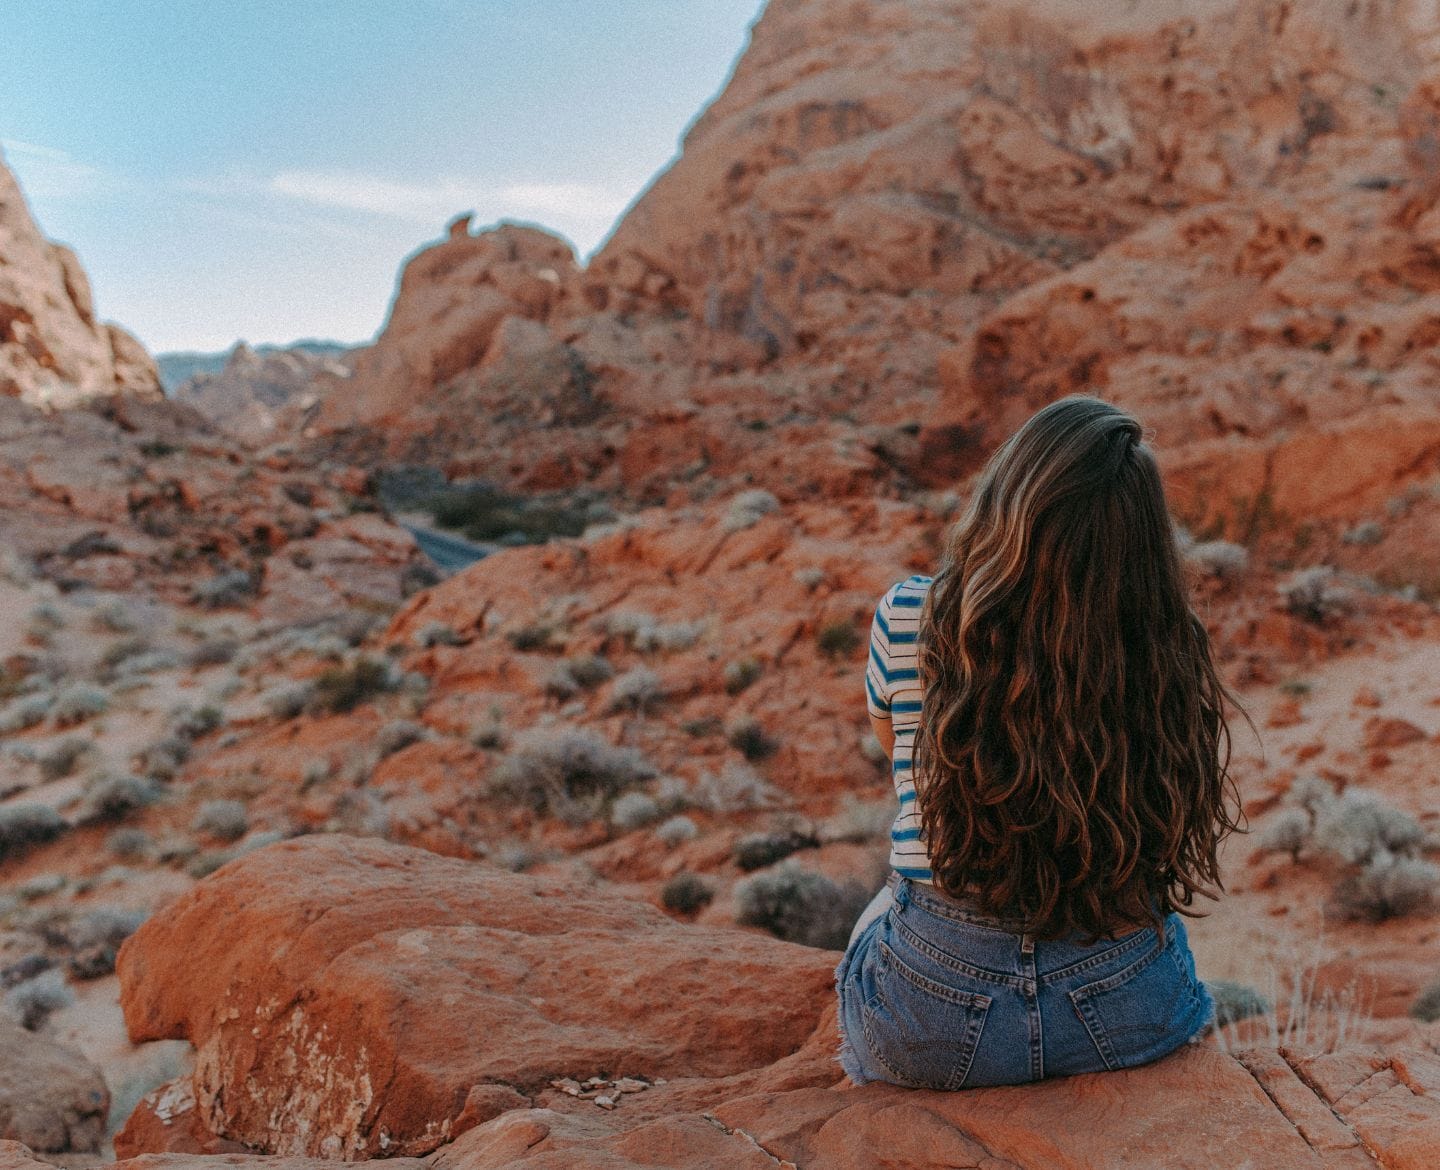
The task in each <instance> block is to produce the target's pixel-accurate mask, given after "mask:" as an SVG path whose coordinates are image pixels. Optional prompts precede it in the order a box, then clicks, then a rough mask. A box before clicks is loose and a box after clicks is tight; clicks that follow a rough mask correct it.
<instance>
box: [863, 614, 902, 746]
mask: <svg viewBox="0 0 1440 1170" xmlns="http://www.w3.org/2000/svg"><path fill="white" fill-rule="evenodd" d="M894 596H895V589H894V587H893V586H892V587H891V588H890V589H888V590H887V591H886V593H885V596H884V597H882V598H881V599H880V604H879V605H877V606H876V607H875V617H874V619H873V620H872V621H871V623H870V654H869V657H868V658H867V660H866V662H865V707H866V709H867V710H868V711H869V712H870V714H871V715H873V716H875V718H876V719H889V718H890V697H891V695H892V693H893V681H892V674H893V671H894V663H893V662H892V661H891V658H890V614H891V602H892V600H893V599H894Z"/></svg>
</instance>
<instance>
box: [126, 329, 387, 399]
mask: <svg viewBox="0 0 1440 1170" xmlns="http://www.w3.org/2000/svg"><path fill="white" fill-rule="evenodd" d="M367 344H369V343H368V342H363V341H357V342H355V343H354V344H353V345H348V344H346V343H345V342H343V341H324V340H321V339H319V338H315V337H306V338H303V339H302V340H300V341H292V342H290V343H289V344H288V345H278V344H275V343H271V342H266V343H263V344H261V345H252V346H248V348H249V349H250V350H251V352H252V353H254V354H256V355H257V356H258V357H268V356H269V355H271V354H277V353H303V354H306V355H307V356H309V357H317V358H338V357H342V356H343V355H345V354H347V353H349V352H350V351H351V350H354V349H359V348H361V347H362V346H364V345H367ZM241 345H248V343H247V342H245V341H244V340H239V341H236V342H235V344H234V345H232V346H231V347H230V348H229V349H225V350H216V351H215V352H213V353H207V352H205V351H203V350H198V349H182V350H175V351H173V352H171V353H162V354H157V355H156V357H155V365H156V366H157V367H158V368H159V370H160V384H161V386H163V387H164V389H165V393H166V394H167V395H168V394H174V393H175V391H176V390H178V389H179V388H180V387H181V386H182V385H184V384H185V383H186V382H188V381H189V380H190V379H191V378H193V377H195V376H196V375H197V374H218V373H219V372H220V371H221V370H223V369H224V368H225V363H226V362H228V361H229V360H230V358H231V356H232V355H233V354H234V353H235V350H236V348H237V347H238V346H241Z"/></svg>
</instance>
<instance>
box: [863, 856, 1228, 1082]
mask: <svg viewBox="0 0 1440 1170" xmlns="http://www.w3.org/2000/svg"><path fill="white" fill-rule="evenodd" d="M890 889H891V892H892V895H893V903H892V904H891V905H890V907H889V909H888V910H886V911H885V912H884V913H883V914H880V915H879V916H877V917H875V918H874V920H873V921H871V922H869V924H868V925H865V926H863V927H862V928H861V930H860V931H859V933H858V934H857V935H856V937H855V938H854V939H852V941H851V943H850V946H849V947H848V948H847V949H846V951H845V957H844V958H843V959H841V961H840V965H839V967H837V968H836V971H835V980H836V988H837V991H838V994H839V998H840V1038H841V1039H840V1063H841V1065H842V1066H843V1067H844V1069H845V1072H846V1073H847V1074H848V1075H849V1077H850V1079H851V1080H852V1081H854V1082H855V1083H856V1084H865V1083H866V1082H868V1081H888V1082H890V1083H891V1084H896V1085H905V1086H909V1087H912V1088H929V1089H962V1088H969V1087H976V1086H980V1085H1013V1084H1020V1083H1023V1082H1026V1081H1038V1080H1040V1079H1041V1078H1042V1077H1056V1076H1069V1075H1072V1074H1074V1073H1084V1072H1101V1071H1104V1070H1106V1069H1118V1068H1128V1067H1130V1066H1132V1065H1137V1064H1145V1063H1147V1062H1148V1061H1152V1060H1156V1059H1158V1058H1159V1057H1161V1056H1164V1055H1165V1054H1166V1053H1167V1052H1172V1051H1173V1050H1174V1049H1176V1048H1178V1047H1179V1046H1180V1045H1182V1044H1184V1043H1185V1042H1186V1041H1188V1040H1190V1039H1191V1038H1192V1037H1195V1036H1197V1035H1198V1034H1200V1033H1201V1032H1202V1031H1204V1029H1205V1028H1206V1027H1207V1025H1208V1024H1209V1023H1210V1022H1211V1020H1212V1018H1213V1015H1214V1003H1213V1002H1212V1000H1211V998H1210V994H1209V992H1207V991H1206V990H1205V986H1204V984H1203V983H1201V982H1200V981H1199V979H1197V978H1196V975H1195V959H1194V956H1192V955H1191V953H1190V946H1189V943H1188V942H1187V940H1186V936H1185V927H1184V924H1183V923H1182V922H1181V920H1180V917H1179V915H1177V914H1169V915H1167V916H1166V918H1165V920H1164V938H1163V941H1162V940H1161V939H1159V938H1157V935H1156V932H1155V929H1154V927H1148V926H1147V927H1145V928H1143V929H1141V930H1137V931H1134V932H1132V933H1130V934H1126V935H1122V936H1121V937H1119V938H1114V939H1102V940H1100V941H1098V942H1095V943H1091V944H1089V945H1085V944H1084V943H1083V942H1081V941H1075V940H1070V939H1055V940H1049V939H1034V938H1032V937H1031V936H1029V935H1027V934H1024V933H1022V932H1020V931H1018V930H1015V929H1007V927H1013V926H1015V925H1016V924H1014V923H1007V922H1005V921H1004V920H1001V919H996V918H989V917H986V916H984V915H982V914H980V913H978V912H976V911H974V910H973V909H972V908H970V907H968V906H967V904H966V903H964V902H961V901H958V900H955V899H952V898H950V897H948V896H946V895H944V894H942V893H940V892H938V891H937V890H935V889H934V888H933V887H931V886H928V885H922V884H918V883H914V882H911V881H910V880H908V879H906V878H902V877H898V875H897V876H892V878H891V885H890Z"/></svg>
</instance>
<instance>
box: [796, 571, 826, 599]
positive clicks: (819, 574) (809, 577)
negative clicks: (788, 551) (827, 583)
mask: <svg viewBox="0 0 1440 1170" xmlns="http://www.w3.org/2000/svg"><path fill="white" fill-rule="evenodd" d="M790 579H791V580H792V581H794V582H795V584H797V585H799V586H800V588H802V589H804V590H805V591H806V592H807V593H813V592H814V591H815V590H816V589H818V588H819V587H820V586H821V584H822V583H823V582H824V580H825V570H824V569H821V568H819V567H818V566H813V565H812V566H809V567H807V568H804V569H796V570H795V571H794V572H793V573H791V574H790Z"/></svg>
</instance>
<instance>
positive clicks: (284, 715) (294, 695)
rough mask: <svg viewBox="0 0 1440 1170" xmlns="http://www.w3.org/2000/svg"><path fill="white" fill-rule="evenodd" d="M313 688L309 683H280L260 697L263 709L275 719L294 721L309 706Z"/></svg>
mask: <svg viewBox="0 0 1440 1170" xmlns="http://www.w3.org/2000/svg"><path fill="white" fill-rule="evenodd" d="M313 695H314V688H313V687H312V686H311V685H310V684H309V683H303V682H291V683H280V684H279V685H278V686H274V687H271V688H270V689H269V690H268V691H266V692H265V693H264V694H263V695H262V696H261V699H260V701H261V703H263V704H264V706H265V709H266V710H267V711H269V712H270V714H271V715H273V716H275V718H277V719H294V718H295V716H297V715H299V714H300V713H301V712H302V711H304V710H305V708H306V706H308V705H309V703H310V699H311V697H312V696H313Z"/></svg>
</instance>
